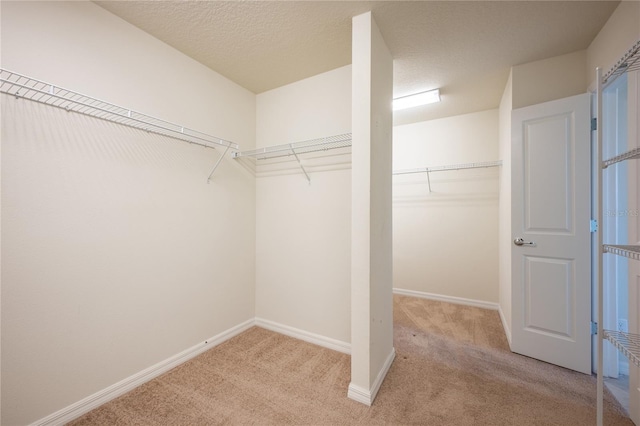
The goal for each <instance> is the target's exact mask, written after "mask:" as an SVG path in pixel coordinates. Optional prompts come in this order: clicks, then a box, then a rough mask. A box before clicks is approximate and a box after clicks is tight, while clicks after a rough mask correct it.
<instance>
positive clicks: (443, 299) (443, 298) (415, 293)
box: [393, 288, 499, 311]
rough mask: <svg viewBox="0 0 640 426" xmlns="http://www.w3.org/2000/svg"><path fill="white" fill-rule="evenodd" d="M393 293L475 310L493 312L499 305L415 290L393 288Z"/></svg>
mask: <svg viewBox="0 0 640 426" xmlns="http://www.w3.org/2000/svg"><path fill="white" fill-rule="evenodd" d="M393 293H394V294H399V295H402V296H411V297H419V298H422V299H429V300H438V301H440V302H449V303H456V304H458V305H466V306H475V307H476V308H483V309H491V310H493V311H497V310H498V308H499V305H498V304H497V303H494V302H486V301H484V300H475V299H466V298H464V297H456V296H446V295H443V294H434V293H426V292H422V291H415V290H404V289H401V288H394V289H393Z"/></svg>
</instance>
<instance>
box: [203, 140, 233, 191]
mask: <svg viewBox="0 0 640 426" xmlns="http://www.w3.org/2000/svg"><path fill="white" fill-rule="evenodd" d="M229 148H231V145H227V147H226V148H225V150H224V152H223V153H222V155H221V156H220V158H218V161H216V164H215V165H214V166H213V170H211V173H209V177H208V178H207V183H209V182H210V181H211V176H213V173H214V172H215V171H216V169H217V168H218V166H219V165H220V163H221V162H222V159H223V158H224V156H225V155H226V154H227V151H229Z"/></svg>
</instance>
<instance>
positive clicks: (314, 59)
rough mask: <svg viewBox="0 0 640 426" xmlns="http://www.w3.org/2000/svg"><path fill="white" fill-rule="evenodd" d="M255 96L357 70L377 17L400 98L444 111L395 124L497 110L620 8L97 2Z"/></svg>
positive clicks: (404, 114) (416, 112) (400, 118)
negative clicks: (534, 71) (365, 16)
mask: <svg viewBox="0 0 640 426" xmlns="http://www.w3.org/2000/svg"><path fill="white" fill-rule="evenodd" d="M96 3H97V4H99V5H100V6H102V7H103V8H105V9H107V10H109V11H111V12H112V13H114V14H116V15H118V16H120V17H121V18H122V19H124V20H126V21H128V22H130V23H131V24H133V25H135V26H137V27H139V28H141V29H142V30H144V31H146V32H148V33H149V34H151V35H153V36H154V37H156V38H158V39H160V40H162V41H164V42H165V43H167V44H169V45H171V46H173V47H174V48H176V49H178V50H180V51H182V52H183V53H185V54H186V55H188V56H190V57H192V58H194V59H195V60H197V61H199V62H201V63H203V64H204V65H206V66H208V67H209V68H211V69H213V70H215V71H217V72H218V73H220V74H222V75H224V76H226V77H227V78H229V79H231V80H233V81H235V82H236V83H238V84H240V85H241V86H243V87H245V88H247V89H249V90H251V91H252V92H254V93H261V92H264V91H267V90H270V89H273V88H276V87H280V86H283V85H285V84H289V83H292V82H294V81H298V80H301V79H303V78H307V77H311V76H313V75H316V74H319V73H322V72H325V71H329V70H331V69H335V68H338V67H341V66H344V65H347V64H349V63H351V18H352V17H353V16H355V15H358V14H360V13H363V12H366V11H368V10H373V14H374V17H375V20H376V22H377V23H378V26H379V27H380V31H381V32H382V35H383V36H384V38H385V40H386V42H387V45H388V46H389V49H390V50H391V53H392V55H393V58H394V96H395V97H399V96H404V95H407V94H411V93H415V92H419V91H424V90H429V89H433V88H437V87H439V88H440V89H441V93H442V102H440V103H439V104H432V105H428V106H424V107H417V108H412V109H410V110H405V111H400V112H398V113H396V114H395V116H394V122H395V124H402V123H408V122H414V121H422V120H427V119H433V118H438V117H444V116H449V115H455V114H463V113H468V112H473V111H481V110H485V109H491V108H496V107H497V106H498V104H499V102H500V98H501V96H502V92H503V90H504V87H505V85H506V81H507V77H508V73H509V67H511V66H512V65H518V64H522V63H527V62H531V61H535V60H539V59H544V58H548V57H553V56H557V55H562V54H565V53H570V52H574V51H577V50H582V49H585V48H587V47H588V46H589V44H590V43H591V41H592V40H593V39H594V37H595V36H596V35H597V33H598V31H599V30H600V29H601V28H602V26H603V25H604V23H605V22H606V21H607V19H608V18H609V16H610V15H611V13H612V12H613V10H614V9H615V8H616V7H617V4H618V2H617V1H578V0H574V1H469V2H466V1H444V2H440V1H376V2H361V1H201V2H190V1H189V2H184V1H135V0H133V1H96Z"/></svg>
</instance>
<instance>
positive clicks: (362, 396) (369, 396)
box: [347, 348, 396, 406]
mask: <svg viewBox="0 0 640 426" xmlns="http://www.w3.org/2000/svg"><path fill="white" fill-rule="evenodd" d="M395 357H396V349H395V348H391V353H389V356H387V359H386V360H385V362H384V365H383V366H382V369H381V370H380V372H379V373H378V376H377V377H376V379H375V380H374V382H373V385H372V386H371V389H365V388H363V387H361V386H358V385H354V384H353V383H349V392H348V393H347V396H348V397H349V398H350V399H353V400H354V401H358V402H360V403H362V404H365V405H368V406H371V404H373V400H374V399H376V395H377V394H378V391H379V390H380V386H382V382H383V381H384V378H385V377H386V376H387V373H388V372H389V369H390V368H391V364H393V360H394V359H395Z"/></svg>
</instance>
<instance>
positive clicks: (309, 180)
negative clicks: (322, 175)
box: [289, 144, 311, 185]
mask: <svg viewBox="0 0 640 426" xmlns="http://www.w3.org/2000/svg"><path fill="white" fill-rule="evenodd" d="M289 146H290V147H291V152H292V153H293V155H294V157H296V161H298V165H299V166H300V168H301V169H302V173H304V176H305V177H306V178H307V181H308V182H309V185H311V178H310V177H309V174H308V173H307V171H306V170H305V168H304V166H303V165H302V162H301V161H300V157H298V154H297V153H296V150H295V148H294V147H293V144H290V145H289Z"/></svg>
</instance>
